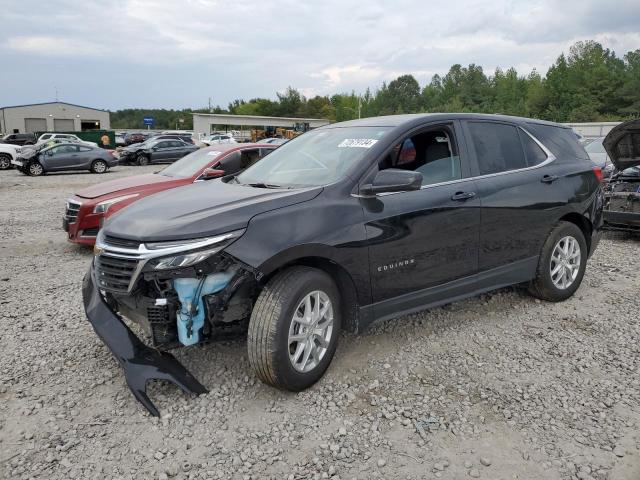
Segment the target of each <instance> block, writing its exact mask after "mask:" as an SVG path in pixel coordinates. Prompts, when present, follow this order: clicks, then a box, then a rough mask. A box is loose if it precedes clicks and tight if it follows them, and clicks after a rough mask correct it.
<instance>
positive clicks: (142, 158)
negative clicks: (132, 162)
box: [137, 155, 149, 167]
mask: <svg viewBox="0 0 640 480" xmlns="http://www.w3.org/2000/svg"><path fill="white" fill-rule="evenodd" d="M137 163H138V165H140V166H141V167H144V166H145V165H149V157H147V156H146V155H138V159H137Z"/></svg>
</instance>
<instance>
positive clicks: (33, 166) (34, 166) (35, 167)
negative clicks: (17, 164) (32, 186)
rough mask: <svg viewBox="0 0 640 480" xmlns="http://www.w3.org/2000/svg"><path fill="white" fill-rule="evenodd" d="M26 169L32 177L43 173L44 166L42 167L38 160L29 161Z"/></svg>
mask: <svg viewBox="0 0 640 480" xmlns="http://www.w3.org/2000/svg"><path fill="white" fill-rule="evenodd" d="M27 171H28V172H29V175H31V176H32V177H39V176H40V175H44V168H43V167H42V165H41V164H40V162H31V163H30V164H29V167H27Z"/></svg>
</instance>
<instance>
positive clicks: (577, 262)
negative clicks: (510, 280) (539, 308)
mask: <svg viewBox="0 0 640 480" xmlns="http://www.w3.org/2000/svg"><path fill="white" fill-rule="evenodd" d="M564 246H566V247H567V248H568V249H569V255H568V256H566V255H564V254H563V253H562V252H560V253H559V255H560V259H561V260H560V262H558V261H556V260H557V258H558V257H555V253H556V249H557V248H559V249H560V250H563V247H564ZM578 248H579V259H576V258H575V256H574V255H575V251H576V249H578ZM572 252H573V253H572ZM588 253H589V252H588V251H587V242H586V240H585V238H584V234H583V233H582V230H580V229H579V228H578V227H577V226H576V225H575V224H573V223H570V222H560V223H559V224H558V225H556V226H555V227H554V229H553V230H551V233H550V234H549V236H548V237H547V240H546V241H545V242H544V246H543V247H542V253H541V255H540V259H539V260H538V268H537V269H536V277H535V278H534V279H533V280H532V281H531V283H530V285H529V293H531V295H533V296H534V297H536V298H539V299H541V300H546V301H548V302H561V301H563V300H566V299H568V298H569V297H571V296H572V295H573V294H574V293H575V292H576V290H577V289H578V287H579V286H580V284H581V283H582V278H583V277H584V272H585V269H586V267H587V256H588ZM572 257H573V258H572ZM563 262H564V263H563ZM556 269H559V271H558V272H557V273H555V275H553V276H552V273H553V271H555V270H556ZM574 272H575V274H574ZM565 273H566V275H565ZM563 283H565V285H564V286H563V285H562V284H563Z"/></svg>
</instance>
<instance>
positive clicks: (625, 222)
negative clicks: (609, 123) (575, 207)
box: [603, 120, 640, 233]
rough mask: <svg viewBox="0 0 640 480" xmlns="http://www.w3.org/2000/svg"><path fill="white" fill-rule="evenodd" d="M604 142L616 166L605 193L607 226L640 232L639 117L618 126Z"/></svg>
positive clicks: (605, 219)
mask: <svg viewBox="0 0 640 480" xmlns="http://www.w3.org/2000/svg"><path fill="white" fill-rule="evenodd" d="M603 145H604V148H605V150H606V152H607V155H608V156H609V158H611V161H612V162H613V164H614V165H615V168H616V171H615V172H614V174H613V175H612V176H611V179H610V180H609V183H608V185H607V187H606V192H605V204H604V221H605V225H606V227H607V228H610V229H614V230H626V231H631V232H636V233H640V120H630V121H628V122H624V123H621V124H620V125H617V126H616V127H615V128H614V129H613V130H611V132H609V134H608V135H607V136H606V137H605V139H604V142H603Z"/></svg>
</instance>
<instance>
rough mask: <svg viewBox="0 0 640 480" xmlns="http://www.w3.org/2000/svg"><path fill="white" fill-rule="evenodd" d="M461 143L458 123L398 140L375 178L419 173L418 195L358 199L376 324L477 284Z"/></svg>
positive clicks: (472, 197) (474, 217) (475, 219)
mask: <svg viewBox="0 0 640 480" xmlns="http://www.w3.org/2000/svg"><path fill="white" fill-rule="evenodd" d="M461 138H462V135H461V132H460V126H459V123H458V122H451V123H446V124H437V125H430V126H428V127H424V128H422V129H419V130H417V131H414V132H413V133H409V134H407V135H406V136H405V137H404V138H402V139H400V140H399V141H398V142H397V143H396V144H395V146H394V147H393V148H391V150H390V151H389V152H388V154H385V155H384V158H382V159H380V161H379V163H378V169H377V170H376V172H374V173H373V175H375V173H377V171H380V170H383V169H386V168H400V169H405V170H415V171H419V172H420V173H422V175H423V182H422V187H421V189H420V190H415V191H407V192H394V193H386V194H385V193H383V194H379V195H378V196H376V197H374V198H363V199H362V200H361V202H362V205H363V208H364V214H365V227H366V232H367V238H368V244H369V261H370V272H371V285H372V296H373V302H374V304H375V306H374V308H375V316H376V317H377V318H384V317H385V316H393V315H394V313H395V312H398V311H403V310H411V309H412V308H418V307H419V306H421V305H424V304H427V303H432V302H434V301H438V300H437V299H438V298H440V297H443V298H444V297H447V298H450V297H451V296H454V295H455V292H456V289H459V288H461V287H460V284H465V283H469V282H474V281H475V279H474V275H475V274H476V273H477V271H478V245H479V232H480V208H479V207H480V199H479V197H478V195H477V194H476V192H477V188H476V185H475V182H474V181H473V180H471V179H470V178H469V177H470V176H471V170H470V165H469V156H468V155H467V152H466V149H465V148H464V144H462V143H461ZM465 278H466V279H468V280H464V279H465ZM462 288H463V289H464V288H469V287H468V286H467V287H462Z"/></svg>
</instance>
